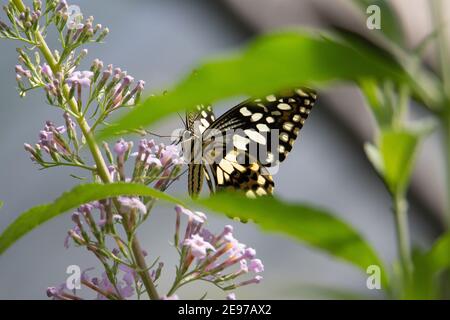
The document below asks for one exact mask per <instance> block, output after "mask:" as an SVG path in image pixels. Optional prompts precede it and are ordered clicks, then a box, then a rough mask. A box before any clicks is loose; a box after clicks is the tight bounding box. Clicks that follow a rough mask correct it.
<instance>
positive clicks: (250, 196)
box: [245, 190, 256, 199]
mask: <svg viewBox="0 0 450 320" xmlns="http://www.w3.org/2000/svg"><path fill="white" fill-rule="evenodd" d="M245 195H246V196H247V198H251V199H254V198H256V194H255V193H254V192H253V191H252V190H248V191H247V192H246V193H245Z"/></svg>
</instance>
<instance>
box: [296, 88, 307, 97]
mask: <svg viewBox="0 0 450 320" xmlns="http://www.w3.org/2000/svg"><path fill="white" fill-rule="evenodd" d="M295 92H296V93H297V94H298V95H299V96H302V97H308V94H307V93H306V92H305V91H303V90H302V89H297V90H295Z"/></svg>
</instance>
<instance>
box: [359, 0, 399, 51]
mask: <svg viewBox="0 0 450 320" xmlns="http://www.w3.org/2000/svg"><path fill="white" fill-rule="evenodd" d="M353 2H354V3H355V4H356V5H357V6H358V7H359V8H360V9H361V11H362V12H363V14H364V15H365V16H366V17H369V14H368V13H367V8H368V7H369V6H370V5H377V6H378V7H379V8H380V11H381V32H383V34H384V35H385V36H386V37H387V38H388V39H390V40H391V41H393V42H395V43H397V44H399V45H403V44H404V38H405V35H404V31H403V29H402V26H401V25H400V23H399V22H400V19H399V17H398V16H397V14H396V13H395V11H394V9H393V8H392V6H391V4H390V3H389V1H386V0H353Z"/></svg>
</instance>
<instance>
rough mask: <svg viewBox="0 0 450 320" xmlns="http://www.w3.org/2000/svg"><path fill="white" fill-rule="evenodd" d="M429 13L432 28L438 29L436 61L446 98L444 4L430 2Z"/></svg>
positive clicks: (448, 67) (449, 69) (448, 70)
mask: <svg viewBox="0 0 450 320" xmlns="http://www.w3.org/2000/svg"><path fill="white" fill-rule="evenodd" d="M431 11H432V14H433V18H434V19H433V20H434V22H435V23H434V27H435V28H436V29H440V30H439V33H438V41H437V49H438V59H439V65H440V69H441V76H442V82H443V84H444V90H445V93H446V96H447V97H449V96H450V64H449V63H448V58H449V53H450V50H449V47H448V46H449V44H448V37H447V36H448V34H447V32H446V31H447V22H446V21H445V16H444V14H445V11H444V4H443V1H442V0H432V1H431Z"/></svg>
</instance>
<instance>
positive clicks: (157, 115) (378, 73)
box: [98, 32, 407, 139]
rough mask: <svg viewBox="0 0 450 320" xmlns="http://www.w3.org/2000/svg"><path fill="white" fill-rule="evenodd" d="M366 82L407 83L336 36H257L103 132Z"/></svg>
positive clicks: (385, 60)
mask: <svg viewBox="0 0 450 320" xmlns="http://www.w3.org/2000/svg"><path fill="white" fill-rule="evenodd" d="M366 78H376V79H379V80H383V79H387V78H389V79H393V80H394V81H397V82H405V81H407V80H406V77H405V75H404V73H403V70H402V69H401V67H400V66H399V65H398V64H397V63H396V62H394V60H393V59H390V58H389V57H388V56H380V55H377V54H376V53H373V52H371V51H370V50H363V51H361V50H356V49H355V48H353V47H352V46H351V44H349V42H346V41H341V40H340V39H338V38H335V37H332V36H326V37H325V36H323V37H318V36H317V35H312V34H310V33H306V32H303V33H300V32H285V33H277V34H271V35H265V36H262V37H260V38H257V39H256V41H254V42H253V43H252V44H251V45H250V46H249V47H248V48H247V49H245V50H243V51H242V52H240V53H237V54H234V55H230V56H227V57H225V58H221V59H216V60H213V61H210V62H207V63H204V64H202V65H201V66H199V67H198V68H196V70H195V72H194V73H193V74H192V75H190V76H188V77H187V78H186V79H184V80H182V81H181V82H180V83H178V84H177V85H176V86H175V87H174V88H173V89H172V90H169V91H168V93H167V94H165V95H159V96H154V97H150V98H148V99H147V100H146V101H145V102H143V103H142V104H141V105H140V106H139V107H137V108H135V109H133V110H132V111H130V112H129V113H127V114H126V115H124V116H123V117H121V118H119V119H118V120H116V121H115V122H113V123H112V125H111V126H109V127H107V128H106V129H105V130H103V131H102V132H101V133H100V137H98V139H103V138H106V137H108V136H112V135H114V134H115V133H117V132H120V131H124V130H125V131H126V130H131V129H135V128H139V127H141V126H148V125H150V124H152V123H154V122H155V121H157V120H160V119H161V118H163V117H166V116H168V115H169V114H171V113H174V112H176V111H181V110H185V109H187V108H191V107H194V106H195V105H197V104H201V103H206V102H208V103H214V102H216V101H218V100H220V99H224V98H228V97H233V96H238V95H249V96H261V95H263V94H266V93H269V92H275V91H278V90H280V89H285V88H288V87H295V86H299V85H314V87H315V88H317V87H318V86H324V85H327V84H329V83H331V82H333V81H359V80H362V79H366Z"/></svg>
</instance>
